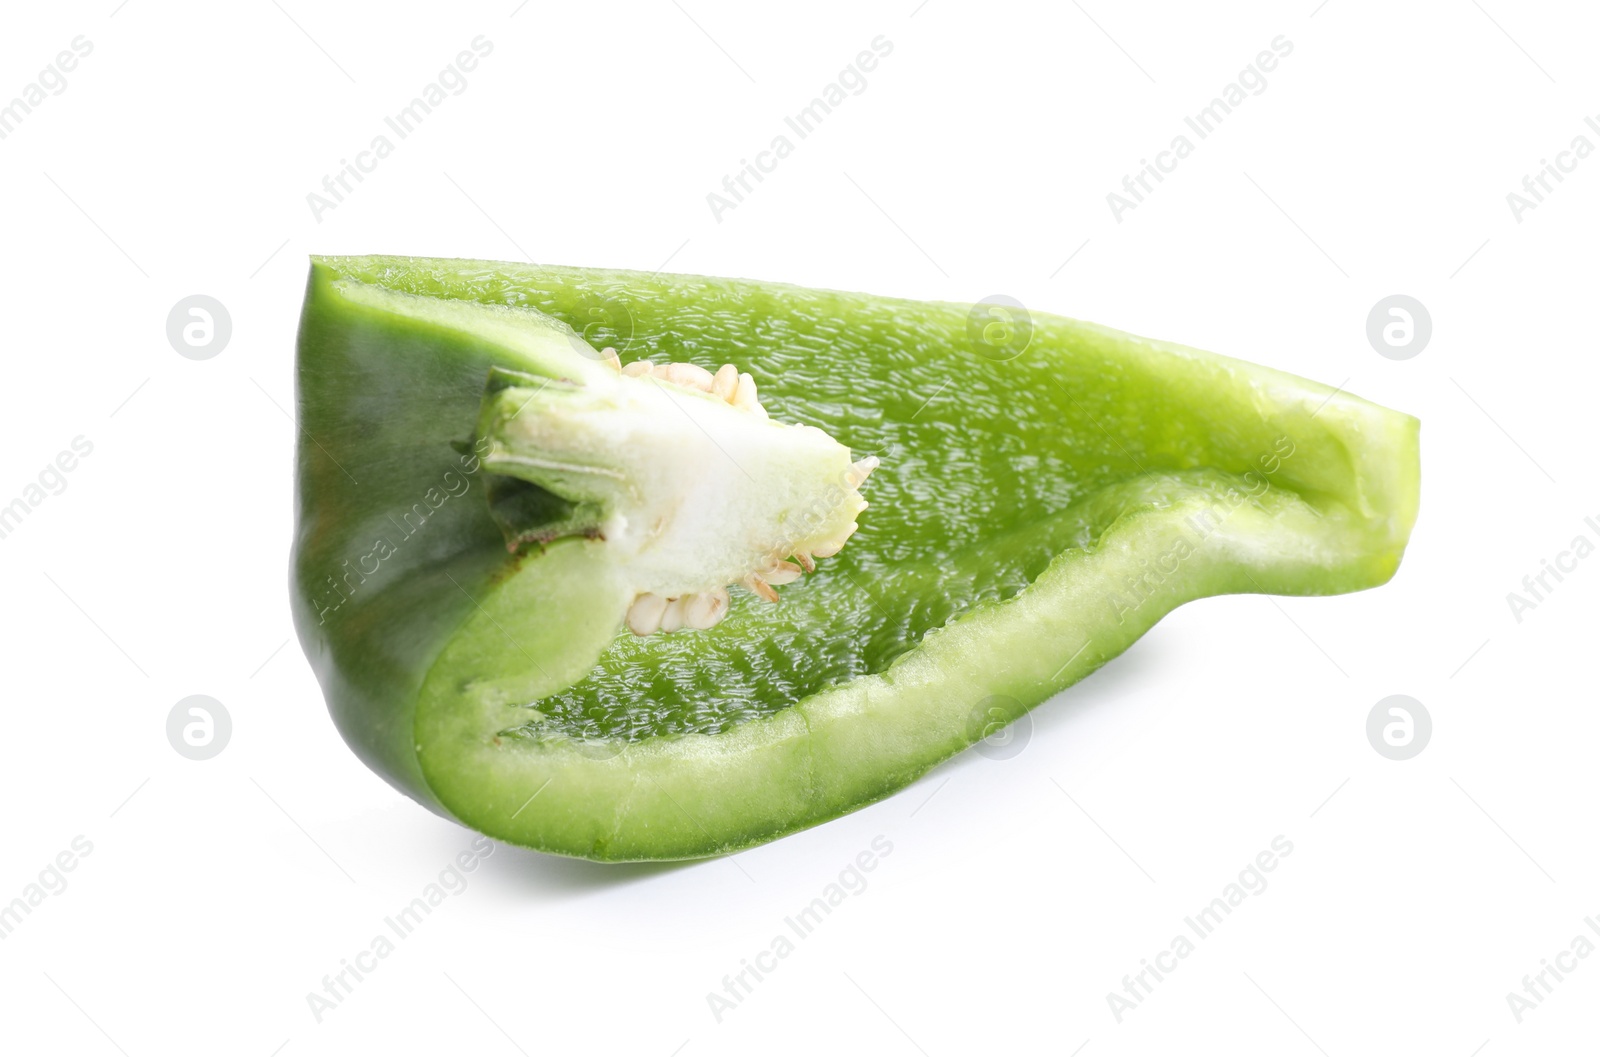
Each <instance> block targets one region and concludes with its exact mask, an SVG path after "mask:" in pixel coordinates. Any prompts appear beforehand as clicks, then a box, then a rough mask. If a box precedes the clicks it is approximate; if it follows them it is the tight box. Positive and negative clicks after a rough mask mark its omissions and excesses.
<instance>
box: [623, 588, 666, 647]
mask: <svg viewBox="0 0 1600 1057" xmlns="http://www.w3.org/2000/svg"><path fill="white" fill-rule="evenodd" d="M666 608H667V600H666V599H665V598H662V597H661V596H660V595H655V594H650V593H649V592H646V593H645V594H642V595H640V596H639V597H638V598H635V599H634V600H633V605H631V606H629V607H628V630H629V631H631V632H633V633H634V634H635V635H639V636H641V637H642V636H645V635H650V634H653V633H655V632H656V631H659V630H660V629H661V614H662V613H664V612H665V611H666Z"/></svg>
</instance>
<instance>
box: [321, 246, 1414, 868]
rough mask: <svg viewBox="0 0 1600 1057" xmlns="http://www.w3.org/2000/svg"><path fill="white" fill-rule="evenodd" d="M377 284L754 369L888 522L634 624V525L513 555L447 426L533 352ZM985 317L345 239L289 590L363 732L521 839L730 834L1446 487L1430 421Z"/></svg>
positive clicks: (1111, 341) (634, 348)
mask: <svg viewBox="0 0 1600 1057" xmlns="http://www.w3.org/2000/svg"><path fill="white" fill-rule="evenodd" d="M341 283H342V284H346V286H341V285H340V284H341ZM351 284H358V285H360V286H365V287H372V286H377V287H383V288H387V289H389V290H395V291H401V292H403V293H406V294H411V295H423V296H426V297H431V298H446V299H452V300H454V301H460V302H469V303H472V304H469V305H453V306H450V307H451V308H452V309H455V308H461V309H462V310H463V311H468V310H476V309H475V308H474V307H473V306H474V305H475V304H476V303H484V304H507V305H523V306H529V307H533V308H537V309H539V310H540V311H542V312H545V313H548V314H549V315H551V316H554V317H556V318H558V319H561V320H565V321H566V322H567V323H569V324H571V325H572V326H573V327H575V328H577V329H578V330H580V331H582V332H583V333H584V335H585V337H587V338H588V339H589V340H590V342H591V343H592V344H593V345H594V346H596V347H600V346H603V345H608V344H609V345H614V346H616V347H618V348H619V349H621V350H622V357H623V360H624V361H625V362H626V361H629V360H633V359H639V358H649V359H652V360H654V361H656V362H666V361H671V360H688V361H692V362H696V363H699V364H701V365H702V366H705V367H707V368H710V369H715V368H716V367H717V366H719V365H720V364H722V363H724V362H732V363H735V364H737V365H738V366H739V367H740V368H741V369H743V370H747V371H749V372H751V373H752V374H753V375H754V376H755V378H756V380H757V381H758V383H759V384H760V387H761V393H762V400H763V402H764V403H765V404H766V406H767V407H768V409H769V410H770V411H771V412H772V414H773V416H774V417H776V418H778V419H780V420H783V421H790V422H805V423H810V424H813V425H817V426H820V427H822V428H823V429H825V430H826V431H827V432H829V433H830V434H832V435H833V436H834V437H835V438H836V439H838V440H840V441H841V442H842V443H845V444H847V445H849V446H850V447H851V448H853V449H854V450H855V451H856V453H857V454H858V455H862V454H869V453H876V454H878V455H880V457H881V458H882V459H883V461H884V466H883V468H882V469H880V470H879V472H878V473H877V474H876V475H874V477H873V478H872V480H871V481H870V482H869V483H868V484H867V486H866V487H865V488H864V493H865V494H866V496H867V498H868V499H869V500H870V502H871V509H869V510H868V511H867V512H866V513H865V514H863V515H862V517H861V524H862V529H861V531H860V532H858V533H857V535H856V537H855V538H854V539H853V540H852V541H851V543H850V544H849V545H848V546H847V547H846V548H845V550H844V551H843V552H842V553H841V554H840V555H838V556H837V557H835V558H831V559H827V560H825V561H823V562H820V563H819V569H818V571H817V573H815V574H813V576H811V577H808V578H807V579H806V580H805V581H803V582H801V583H797V584H792V585H789V586H788V587H785V588H783V589H782V590H781V592H780V593H781V594H782V595H783V599H784V600H783V602H782V603H781V604H780V605H779V606H776V607H768V606H757V605H755V604H754V603H752V602H751V601H750V600H748V599H741V600H738V601H736V604H735V606H734V610H733V612H732V613H731V614H730V616H729V617H728V619H727V620H726V621H724V622H723V624H721V625H719V626H718V627H717V628H714V629H712V630H711V631H708V632H690V633H682V634H678V635H669V636H655V637H652V638H650V639H647V640H637V639H634V638H632V636H630V635H629V634H628V633H627V632H626V631H623V630H621V627H620V621H621V615H622V612H623V610H624V609H625V607H626V605H627V602H628V600H629V598H630V597H631V594H630V591H629V588H628V587H627V584H626V583H625V581H624V579H623V578H622V575H621V572H620V571H619V570H618V569H617V568H616V566H615V565H614V563H613V562H612V561H611V559H610V557H609V556H608V555H607V554H606V552H605V544H604V543H603V542H601V541H592V540H583V539H576V538H571V539H563V540H560V541H558V542H556V543H554V544H552V545H550V546H549V547H548V548H546V549H545V550H543V551H542V552H541V551H538V550H534V551H533V552H532V553H530V554H528V555H525V556H523V557H514V556H512V555H511V554H509V553H508V552H507V549H506V547H505V545H504V543H503V539H502V536H501V533H500V531H499V529H498V528H497V527H496V525H495V523H494V521H493V519H492V518H491V517H490V515H489V510H488V504H487V503H486V502H485V501H484V495H485V491H486V488H485V485H486V483H487V482H486V475H485V474H484V473H483V471H482V470H481V467H478V466H477V465H476V462H475V460H473V459H472V457H471V455H470V454H468V455H465V456H464V455H462V454H461V453H460V452H459V451H458V450H457V449H456V448H453V447H452V446H451V444H452V442H455V443H456V444H461V443H462V442H466V441H469V440H470V439H471V437H472V431H473V428H474V423H475V421H476V419H477V414H478V409H479V405H480V401H481V399H482V396H483V390H484V383H485V379H486V377H487V375H488V372H489V370H490V368H491V367H494V366H500V367H506V368H509V369H513V370H529V369H533V368H534V367H537V366H538V365H536V364H533V363H531V361H529V359H528V358H527V356H526V355H524V354H522V353H519V352H516V351H514V350H512V349H509V348H507V347H506V343H505V342H504V341H500V340H497V339H496V338H494V337H492V336H490V337H486V336H484V335H483V334H478V333H474V332H473V331H472V330H471V329H470V327H469V328H468V329H462V327H460V326H446V325H440V324H436V323H428V322H419V321H418V320H416V319H413V318H407V317H405V316H403V315H400V314H397V313H395V312H392V311H387V310H385V309H384V308H383V307H381V306H374V305H371V304H362V303H357V302H356V301H354V300H352V299H351V298H350V297H347V296H346V295H345V294H344V293H342V292H341V290H342V289H346V288H348V286H349V285H351ZM970 307H971V306H967V305H951V304H934V303H921V302H910V301H901V300H892V299H886V298H875V297H867V296H863V295H857V294H843V293H833V292H827V291H817V290H807V289H801V288H796V287H789V286H783V285H779V284H772V283H752V282H743V281H733V280H721V279H705V278H700V277H694V276H678V275H656V276H649V275H645V274H643V273H636V272H612V271H595V270H585V269H568V268H547V267H537V266H531V265H513V264H499V263H492V262H480V261H452V260H426V259H412V258H323V259H318V260H316V261H314V262H313V267H312V272H311V277H310V282H309V285H308V289H307V295H306V303H305V309H304V315H303V317H302V321H301V329H300V340H299V393H298V401H299V413H300V424H301V426H302V431H301V442H300V446H299V452H298V489H297V495H298V512H297V517H298V529H297V534H296V541H295V551H294V559H293V561H294V575H293V592H292V594H293V597H294V605H295V617H296V623H297V627H298V628H299V631H300V639H301V643H302V645H303V646H304V648H305V651H306V655H307V657H308V658H309V659H310V660H311V662H312V665H313V667H314V669H315V670H316V672H317V675H318V678H319V679H320V680H321V682H322V685H323V689H324V692H325V694H326V696H327V699H328V703H329V707H330V709H331V711H332V713H333V716H334V719H335V721H336V723H337V725H338V727H339V729H340V731H341V732H342V733H343V735H344V737H345V738H346V740H347V741H348V742H349V743H350V745H351V746H352V747H353V748H354V749H355V750H356V752H357V753H358V754H359V755H360V756H361V757H362V758H363V759H364V760H365V761H366V762H367V763H368V764H369V765H370V766H371V767H373V768H374V769H375V770H377V771H378V772H379V773H381V774H383V775H384V776H385V777H386V778H387V779H388V780H389V781H390V782H392V783H393V784H395V785H396V786H397V787H399V788H400V789H402V790H404V791H405V792H407V793H408V794H410V795H411V796H413V797H415V798H416V799H417V800H418V801H420V802H422V803H424V804H426V805H428V806H429V807H431V808H433V809H434V810H437V811H440V812H441V813H443V814H446V815H448V816H450V817H454V818H456V819H459V820H460V821H462V822H464V823H465V824H467V825H469V826H472V827H474V828H476V829H479V830H481V831H482V832H484V833H487V834H489V835H491V836H493V837H496V838H499V839H502V840H506V841H510V842H513V843H517V844H523V845H527V846H530V847H534V848H539V849H543V850H545V851H550V852H556V853H560V854H565V855H573V856H581V857H584V858H590V859H601V860H639V859H675V858H691V857H698V856H705V855H713V854H718V853H721V852H726V851H731V850H735V849H738V848H742V847H747V846H749V845H752V844H756V843H760V842H762V841H766V840H770V839H772V838H775V837H778V836H781V835H783V834H786V833H790V832H793V831H794V830H797V829H800V828H803V827H806V826H810V825H814V824H816V823H818V822H822V821H825V820H827V819H830V818H834V817H836V816H838V815H840V814H843V813H845V812H847V811H850V810H852V809H854V808H857V807H860V806H862V805H864V804H866V803H869V802H871V801H873V800H875V799H878V798H881V797H883V796H886V795H888V794H890V793H892V792H894V791H895V790H898V789H900V788H902V787H904V786H905V785H906V784H908V783H909V782H911V781H913V780H914V779H916V778H917V777H918V776H919V775H921V774H923V773H924V772H925V771H926V770H927V769H928V768H930V767H932V766H933V765H934V764H935V763H937V762H939V761H940V760H942V759H945V758H947V757H948V756H950V755H952V754H954V753H956V752H959V751H960V750H961V749H963V748H965V747H966V746H968V745H970V744H972V743H973V742H974V741H976V740H978V739H979V738H981V737H983V736H984V735H986V734H988V733H991V732H992V731H993V729H994V723H995V721H996V720H997V719H998V720H1002V721H1004V720H1009V719H1012V718H1015V716H1016V715H1019V714H1021V713H1022V712H1023V711H1026V710H1027V709H1029V708H1031V707H1033V706H1034V705H1036V704H1038V703H1039V702H1041V701H1043V700H1045V699H1046V698H1048V697H1049V696H1050V695H1052V694H1054V693H1055V692H1057V691H1059V690H1061V689H1062V688H1063V687H1066V686H1068V685H1070V684H1072V683H1073V682H1075V681H1077V680H1078V679H1080V678H1082V677H1083V676H1084V675H1086V674H1088V673H1090V672H1092V671H1093V670H1095V669H1096V668H1098V667H1099V666H1100V665H1102V664H1104V663H1105V662H1106V661H1108V660H1109V659H1111V658H1112V657H1114V656H1116V655H1117V654H1118V653H1120V652H1121V651H1122V650H1124V649H1126V648H1127V647H1128V646H1129V645H1130V644H1131V643H1132V642H1133V641H1134V640H1135V639H1137V638H1138V637H1139V635H1141V634H1143V632H1144V631H1145V630H1146V629H1148V628H1149V627H1150V626H1151V625H1153V624H1154V623H1155V621H1156V620H1158V619H1159V618H1160V617H1161V616H1162V615H1164V614H1165V613H1166V612H1168V611H1170V610H1171V609H1173V608H1174V607H1176V606H1178V605H1181V604H1183V603H1184V602H1187V601H1191V600H1193V599H1196V598H1200V597H1203V596H1207V595H1214V594H1224V593H1234V592H1270V593H1280V594H1297V595H1312V594H1332V593H1337V592H1342V591H1351V590H1358V589H1362V588H1366V587H1372V586H1375V585H1378V584H1381V583H1383V582H1385V581H1386V580H1388V578H1389V577H1390V576H1391V575H1393V573H1394V571H1395V569H1396V567H1397V566H1398V564H1399V561H1400V557H1401V554H1402V552H1403V550H1404V547H1405V544H1406V540H1407V538H1408V536H1409V533H1410V530H1411V526H1412V522H1413V521H1414V519H1415V516H1416V509H1417V492H1418V450H1417V429H1418V424H1417V421H1416V420H1415V419H1413V418H1411V417H1409V416H1407V415H1403V414H1400V413H1398V412H1394V411H1389V410H1386V409H1384V408H1381V407H1378V406H1376V405H1373V404H1370V403H1368V402H1366V401H1364V400H1361V399H1359V398H1357V397H1353V396H1350V395H1348V394H1345V393H1338V392H1335V391H1334V390H1332V389H1330V388H1328V387H1326V386H1322V385H1319V384H1316V383H1313V382H1307V381H1304V380H1302V379H1298V378H1295V377H1292V376H1289V375H1286V374H1283V373H1281V372H1277V371H1273V370H1270V369H1267V368H1263V367H1256V366H1252V365H1249V364H1245V363H1241V362H1239V361H1235V360H1229V359H1226V358H1223V357H1219V356H1214V355H1211V354H1208V353H1202V352H1198V351H1195V350H1191V349H1186V348H1182V347H1179V346H1174V345H1168V344H1164V343H1160V342H1153V341H1148V340H1145V339H1142V338H1136V337H1133V336H1131V335H1127V334H1122V333H1119V332H1116V331H1111V330H1108V329H1105V328H1101V327H1096V326H1093V325H1090V324H1084V323H1080V322H1076V321H1073V320H1068V319H1062V318H1059V317H1049V316H1035V317H1034V319H1033V327H1034V331H1033V336H1032V341H1031V343H1030V344H1029V345H1028V346H1027V348H1026V350H1025V351H1023V352H1022V353H1021V354H1020V355H1017V356H1015V357H1013V358H1002V357H1005V356H1006V353H1007V350H1003V349H1002V350H996V349H994V348H991V347H987V346H985V345H983V343H982V342H981V341H980V340H975V339H974V337H973V335H972V333H970V332H969V327H968V317H969V310H970ZM542 369H544V370H545V371H546V372H547V373H548V370H549V365H548V364H545V365H543V368H542ZM930 397H931V399H930ZM430 489H432V490H433V491H431V492H430ZM407 512H410V515H409V520H408V519H407ZM379 540H382V541H384V543H386V544H387V546H380V545H379V542H378V541H379ZM335 580H338V581H341V582H342V584H343V587H342V589H341V588H336V587H335V586H334V582H335ZM530 705H532V706H534V707H532V708H530V707H529V706H530Z"/></svg>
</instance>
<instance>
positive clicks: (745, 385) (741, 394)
mask: <svg viewBox="0 0 1600 1057" xmlns="http://www.w3.org/2000/svg"><path fill="white" fill-rule="evenodd" d="M733 406H734V407H738V408H743V409H744V410H746V411H754V410H755V409H756V408H758V407H760V406H761V405H760V403H759V402H758V401H757V400H756V380H755V379H754V378H752V377H750V376H749V375H748V374H741V375H739V388H738V389H736V390H734V393H733Z"/></svg>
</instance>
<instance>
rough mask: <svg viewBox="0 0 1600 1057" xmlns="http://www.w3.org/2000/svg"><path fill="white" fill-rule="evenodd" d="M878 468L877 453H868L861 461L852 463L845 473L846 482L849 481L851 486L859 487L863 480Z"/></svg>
mask: <svg viewBox="0 0 1600 1057" xmlns="http://www.w3.org/2000/svg"><path fill="white" fill-rule="evenodd" d="M877 468H878V457H877V456H876V455H868V456H867V457H866V458H865V459H862V460H861V461H860V462H858V463H854V464H852V465H851V467H850V469H849V470H848V471H847V472H846V473H845V475H844V479H845V483H847V484H848V485H849V486H850V487H851V488H856V487H859V486H860V485H861V482H863V481H865V480H866V479H867V478H868V477H869V476H871V474H872V471H873V470H876V469H877Z"/></svg>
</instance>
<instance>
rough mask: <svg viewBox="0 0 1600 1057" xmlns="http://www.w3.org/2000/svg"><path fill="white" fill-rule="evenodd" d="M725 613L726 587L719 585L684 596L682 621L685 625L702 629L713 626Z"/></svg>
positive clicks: (726, 605)
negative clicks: (712, 588) (710, 589)
mask: <svg viewBox="0 0 1600 1057" xmlns="http://www.w3.org/2000/svg"><path fill="white" fill-rule="evenodd" d="M727 613H728V592H727V589H726V588H722V587H719V588H716V589H715V590H712V591H702V592H700V593H699V594H693V595H687V596H685V604H684V614H683V622H684V624H685V626H687V627H691V628H696V629H698V630H701V631H704V630H705V629H706V628H710V627H715V626H716V624H717V622H718V621H720V620H721V619H722V618H723V617H724V616H726V615H727Z"/></svg>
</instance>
